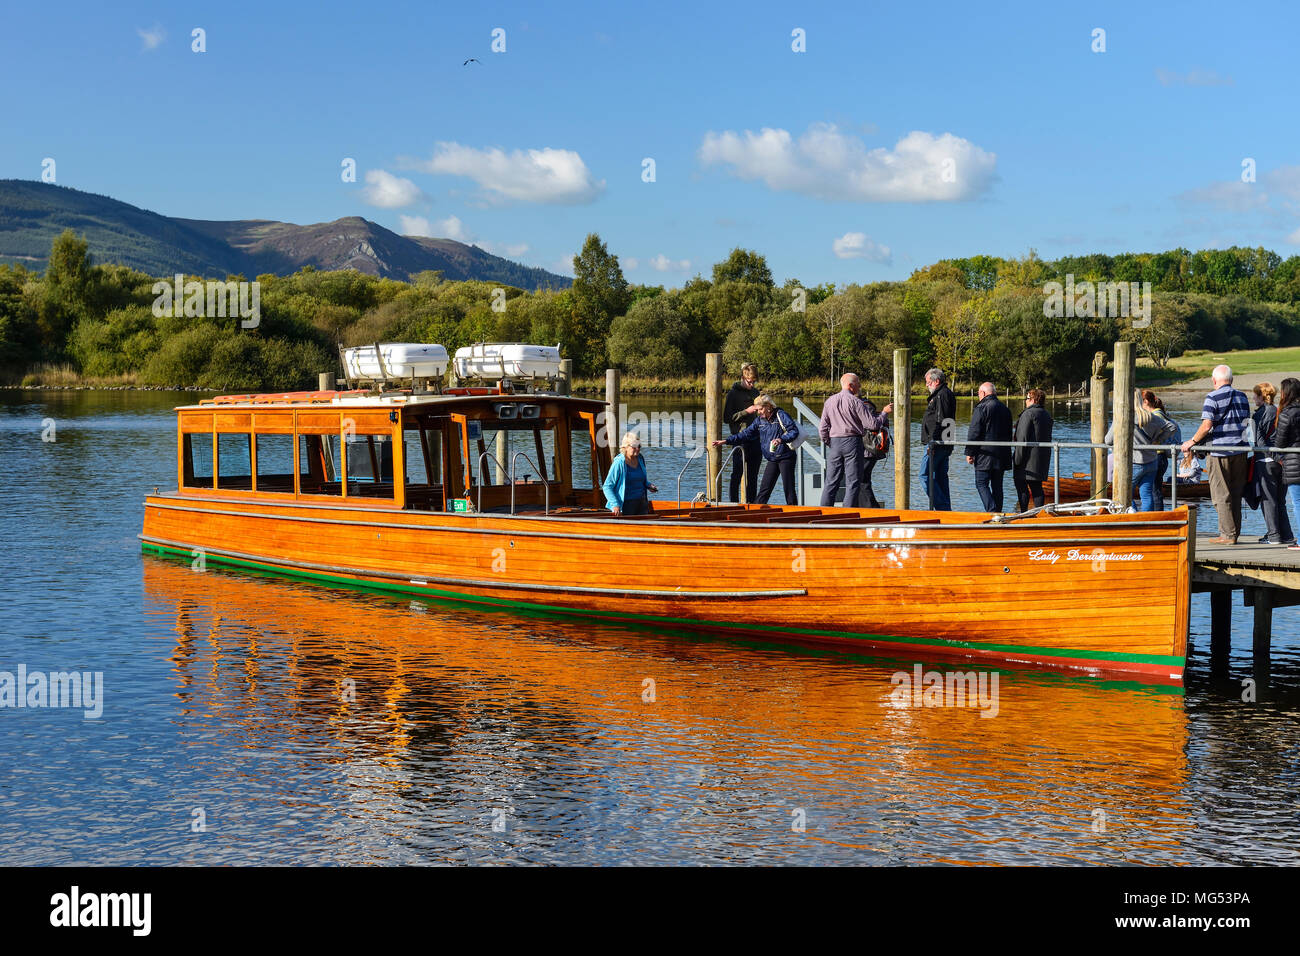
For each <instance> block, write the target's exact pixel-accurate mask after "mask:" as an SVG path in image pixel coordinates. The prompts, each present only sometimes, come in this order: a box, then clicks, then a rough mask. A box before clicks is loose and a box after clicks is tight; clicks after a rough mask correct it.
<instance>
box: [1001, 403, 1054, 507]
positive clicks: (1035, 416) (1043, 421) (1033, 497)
mask: <svg viewBox="0 0 1300 956" xmlns="http://www.w3.org/2000/svg"><path fill="white" fill-rule="evenodd" d="M1046 397H1047V396H1046V395H1044V394H1043V390H1042V389H1041V388H1031V389H1030V390H1029V391H1028V392H1026V393H1025V410H1024V411H1023V412H1021V413H1020V417H1019V418H1017V419H1016V437H1015V441H1051V440H1052V416H1051V414H1050V413H1049V412H1048V411H1047V409H1045V408H1044V407H1043V399H1044V398H1046ZM1051 473H1052V449H1050V448H1017V449H1016V453H1015V458H1014V467H1013V468H1012V471H1011V480H1012V481H1014V482H1015V485H1016V503H1017V506H1018V507H1019V509H1020V510H1021V511H1028V510H1029V509H1030V507H1031V502H1032V507H1034V508H1041V507H1043V505H1044V504H1046V503H1047V496H1046V495H1044V494H1043V482H1044V481H1045V480H1047V478H1048V477H1049V476H1050V475H1051Z"/></svg>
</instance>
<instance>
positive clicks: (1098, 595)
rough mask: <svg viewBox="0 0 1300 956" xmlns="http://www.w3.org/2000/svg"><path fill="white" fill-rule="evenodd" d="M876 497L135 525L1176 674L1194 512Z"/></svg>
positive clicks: (597, 609) (490, 600) (389, 578)
mask: <svg viewBox="0 0 1300 956" xmlns="http://www.w3.org/2000/svg"><path fill="white" fill-rule="evenodd" d="M668 506H669V507H671V505H668ZM661 507H664V505H661ZM794 510H797V509H794ZM869 514H876V515H880V516H881V517H885V516H897V517H901V519H902V523H901V524H899V523H895V524H892V525H891V524H877V525H875V526H871V525H870V524H867V525H821V526H817V525H800V524H797V523H795V524H791V523H782V524H742V525H740V526H736V525H735V524H730V525H728V524H723V523H713V522H699V521H692V520H677V519H665V518H662V517H661V518H658V519H654V520H646V521H639V520H637V519H609V518H604V519H600V518H583V517H542V516H535V517H534V516H514V517H511V516H505V515H500V516H498V515H480V514H469V515H465V514H450V513H427V512H415V511H400V510H395V509H385V508H359V507H356V506H355V505H353V506H332V505H307V504H303V503H297V502H294V503H284V504H280V503H269V502H267V501H263V500H239V499H236V498H233V497H232V498H221V497H218V496H214V495H205V496H192V495H155V496H151V497H149V498H148V499H147V500H146V508H145V522H144V532H143V534H142V535H141V539H142V542H143V545H144V547H145V549H146V550H150V551H155V552H159V553H171V554H178V555H184V556H185V557H187V558H191V559H192V560H195V561H197V560H200V557H198V556H196V552H198V553H200V554H201V560H203V561H205V562H209V563H218V564H227V565H231V566H237V567H247V568H254V569H259V570H269V571H275V572H278V573H284V574H290V575H294V576H297V577H301V578H307V579H314V580H320V581H327V582H336V583H341V584H348V585H359V586H364V587H373V588H379V589H383V590H394V591H404V592H412V593H418V594H425V595H428V596H430V597H437V598H455V599H458V600H465V601H471V602H476V603H482V604H490V605H504V606H509V607H517V608H521V609H530V610H539V611H546V612H558V613H563V614H570V615H581V616H588V617H596V618H602V619H609V620H618V621H630V622H643V623H655V622H666V623H670V624H671V625H673V626H676V627H687V628H702V629H707V630H718V631H729V632H734V633H739V634H744V635H747V636H751V637H764V638H772V639H777V640H788V641H794V642H798V643H809V642H811V643H829V644H837V645H849V646H858V647H864V648H876V649H882V650H886V651H898V652H900V653H906V654H909V655H916V656H922V657H925V656H954V655H955V656H959V657H970V658H977V659H982V660H986V661H990V662H994V661H1007V662H1015V663H1023V664H1030V665H1034V666H1051V667H1064V668H1075V669H1083V670H1088V671H1098V672H1106V673H1115V674H1130V675H1142V676H1145V677H1147V678H1150V679H1157V680H1165V681H1178V680H1181V678H1182V673H1183V666H1184V661H1185V654H1186V639H1187V621H1188V603H1189V573H1188V571H1189V566H1190V557H1191V556H1190V550H1189V548H1190V537H1191V536H1190V534H1189V526H1188V512H1187V510H1186V509H1179V510H1178V511H1177V512H1169V513H1160V514H1142V515H1120V516H1107V517H1099V518H1043V519H1034V520H1028V521H1021V522H1014V523H1011V524H1007V525H989V524H987V523H985V522H986V519H987V516H986V515H977V514H960V513H945V514H944V515H943V516H942V521H943V523H941V524H916V525H911V526H909V525H908V524H907V522H909V521H912V520H918V519H919V520H931V521H932V520H934V519H935V518H936V517H938V516H937V515H935V514H934V513H930V512H919V511H915V512H901V513H900V512H876V513H869Z"/></svg>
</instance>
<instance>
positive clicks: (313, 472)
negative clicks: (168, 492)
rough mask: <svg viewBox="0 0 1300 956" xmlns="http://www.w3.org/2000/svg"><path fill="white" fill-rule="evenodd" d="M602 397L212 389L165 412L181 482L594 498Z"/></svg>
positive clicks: (420, 504) (275, 490) (388, 503)
mask: <svg viewBox="0 0 1300 956" xmlns="http://www.w3.org/2000/svg"><path fill="white" fill-rule="evenodd" d="M604 410H605V405H604V403H603V402H600V401H595V400H592V399H584V398H572V397H568V396H562V395H551V394H535V393H534V394H511V393H506V392H504V391H503V390H501V389H499V388H463V389H452V390H449V391H448V392H446V393H441V394H404V393H388V394H378V395H376V394H372V393H368V392H360V391H358V392H292V393H284V394H268V395H225V396H221V397H219V398H213V399H205V400H203V401H201V402H200V403H199V404H198V405H187V406H183V407H180V408H178V409H177V410H176V412H177V433H178V442H177V462H176V468H177V484H178V486H179V489H180V491H181V493H182V494H186V495H198V496H214V497H228V496H231V495H236V496H252V497H257V498H275V499H280V500H289V501H302V502H304V503H327V504H336V505H337V504H350V505H356V506H365V507H391V508H394V509H414V510H419V511H484V512H507V513H518V512H526V511H537V512H546V511H552V510H554V509H556V508H560V507H582V508H600V507H603V505H604V500H605V499H604V495H603V494H602V492H601V490H600V486H601V482H602V481H603V480H604V477H605V475H606V474H607V473H608V471H609V466H610V463H611V461H612V457H611V451H610V449H609V448H608V447H607V446H608V444H609V443H608V442H607V441H606V440H605V435H604V426H603V423H601V424H599V425H598V420H597V419H598V416H600V415H601V413H602V412H603V411H604Z"/></svg>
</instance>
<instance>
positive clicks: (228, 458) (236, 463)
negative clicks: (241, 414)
mask: <svg viewBox="0 0 1300 956" xmlns="http://www.w3.org/2000/svg"><path fill="white" fill-rule="evenodd" d="M252 437H253V436H251V435H240V434H231V435H218V436H217V469H218V474H217V487H218V488H234V489H251V488H252V487H253V465H252V457H251V456H250V455H249V442H250V441H251V440H252Z"/></svg>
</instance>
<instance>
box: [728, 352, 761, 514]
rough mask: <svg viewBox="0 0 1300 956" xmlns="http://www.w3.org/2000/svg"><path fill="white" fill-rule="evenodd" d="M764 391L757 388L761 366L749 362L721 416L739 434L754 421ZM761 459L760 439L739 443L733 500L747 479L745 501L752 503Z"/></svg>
mask: <svg viewBox="0 0 1300 956" xmlns="http://www.w3.org/2000/svg"><path fill="white" fill-rule="evenodd" d="M760 394H762V393H761V391H760V390H759V387H758V367H757V366H755V365H754V363H753V362H746V363H745V364H744V365H742V366H741V367H740V381H738V382H736V383H735V384H734V385H732V386H731V388H730V389H728V390H727V398H726V401H725V402H723V407H722V418H723V420H724V421H725V422H726V423H727V427H728V428H729V429H730V430H731V434H733V435H739V434H740V433H741V432H743V431H744V430H745V429H746V428H748V427H749V426H750V425H752V424H753V423H754V418H755V416H756V415H757V413H758V407H757V406H756V405H755V404H754V399H756V398H758V396H759V395H760ZM761 461H762V451H761V450H760V449H759V446H758V440H757V439H754V440H753V441H746V442H741V443H738V445H737V448H736V450H735V451H733V452H732V453H731V489H730V490H731V497H730V499H728V500H730V501H739V500H740V483H741V481H742V479H743V481H744V482H745V500H746V501H748V502H750V503H753V501H754V499H755V498H756V497H757V496H758V466H759V462H761Z"/></svg>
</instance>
